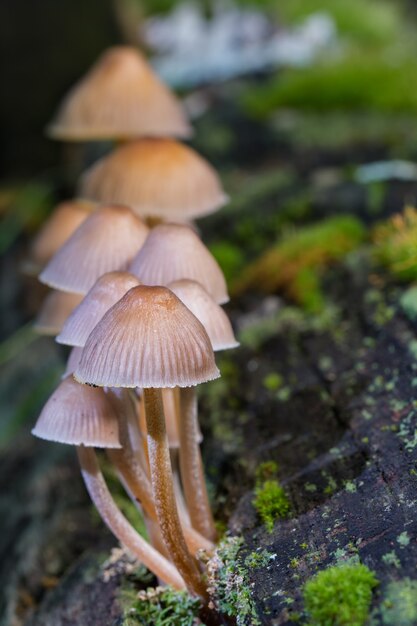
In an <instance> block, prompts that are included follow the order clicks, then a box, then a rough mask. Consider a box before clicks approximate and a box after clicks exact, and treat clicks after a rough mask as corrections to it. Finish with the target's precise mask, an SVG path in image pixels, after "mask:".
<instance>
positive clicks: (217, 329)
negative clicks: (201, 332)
mask: <svg viewBox="0 0 417 626" xmlns="http://www.w3.org/2000/svg"><path fill="white" fill-rule="evenodd" d="M168 288H169V289H171V291H172V292H173V293H175V295H176V296H178V298H179V299H180V300H181V302H183V303H184V304H185V306H186V307H187V308H189V309H190V311H191V312H192V313H194V315H195V316H196V318H197V319H198V320H200V322H201V323H202V324H203V326H204V328H205V329H206V331H207V334H208V336H209V338H210V341H211V344H212V346H213V350H214V351H215V352H216V351H217V350H228V349H230V348H237V346H238V345H239V342H238V341H236V338H235V336H234V334H233V329H232V325H231V323H230V320H229V318H228V317H227V315H226V313H225V312H224V311H223V309H222V308H221V307H220V306H219V305H218V304H217V303H216V302H215V301H214V300H213V298H212V297H211V296H210V295H209V294H208V293H207V291H206V290H205V289H204V287H203V286H202V285H200V284H199V283H197V282H195V281H194V280H188V279H182V280H176V281H174V282H173V283H170V284H169V285H168Z"/></svg>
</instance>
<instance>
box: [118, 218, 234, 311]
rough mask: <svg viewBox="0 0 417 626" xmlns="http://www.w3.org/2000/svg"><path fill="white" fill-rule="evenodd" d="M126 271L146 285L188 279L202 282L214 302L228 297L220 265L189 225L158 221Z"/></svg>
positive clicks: (223, 300)
mask: <svg viewBox="0 0 417 626" xmlns="http://www.w3.org/2000/svg"><path fill="white" fill-rule="evenodd" d="M129 271H130V272H132V273H133V274H135V275H136V276H137V277H138V278H139V280H141V281H142V282H143V283H145V285H168V284H169V283H171V282H173V281H174V280H179V279H182V278H189V279H191V280H195V281H197V282H199V283H200V284H201V285H203V287H204V288H205V290H206V291H207V292H208V293H209V294H210V295H211V296H212V298H213V299H214V300H215V301H216V302H217V303H219V304H223V303H224V302H227V301H228V300H229V296H228V294H227V287H226V281H225V279H224V276H223V272H222V271H221V269H220V267H219V264H218V263H217V261H216V260H215V258H214V257H213V255H212V254H211V253H210V252H209V250H208V249H207V248H206V246H205V245H204V244H203V242H202V241H201V239H200V238H199V237H198V235H197V234H196V233H195V232H194V230H193V229H192V228H190V227H189V226H185V225H182V224H160V225H159V226H156V227H155V228H153V229H152V230H151V231H150V233H149V236H148V238H147V239H146V241H145V244H144V245H143V247H142V248H141V250H139V252H138V254H137V255H136V256H135V258H134V259H133V261H132V263H131V265H130V268H129Z"/></svg>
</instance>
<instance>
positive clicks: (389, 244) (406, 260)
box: [374, 207, 417, 309]
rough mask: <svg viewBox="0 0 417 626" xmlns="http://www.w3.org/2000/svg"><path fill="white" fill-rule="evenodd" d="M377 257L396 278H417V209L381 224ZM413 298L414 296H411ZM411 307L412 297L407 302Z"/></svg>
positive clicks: (376, 250) (375, 233)
mask: <svg viewBox="0 0 417 626" xmlns="http://www.w3.org/2000/svg"><path fill="white" fill-rule="evenodd" d="M374 242H375V257H376V259H377V261H379V262H380V263H381V264H382V265H384V266H385V267H386V268H387V269H388V271H389V272H390V273H391V274H393V275H394V276H395V277H396V278H398V279H400V280H404V281H411V280H415V279H417V252H416V251H417V210H416V209H414V208H412V207H406V208H405V209H404V211H403V213H398V214H397V215H394V217H392V218H391V219H389V220H388V221H386V222H383V223H382V224H379V226H377V228H376V229H375V231H374ZM411 299H412V298H411ZM405 305H406V307H408V309H410V299H409V300H408V301H407V300H406V302H405Z"/></svg>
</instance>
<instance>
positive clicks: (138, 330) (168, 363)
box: [75, 285, 219, 388]
mask: <svg viewBox="0 0 417 626" xmlns="http://www.w3.org/2000/svg"><path fill="white" fill-rule="evenodd" d="M218 376H219V371H218V369H217V367H216V364H215V362H214V354H213V349H212V347H211V343H210V340H209V338H208V336H207V333H206V331H205V330H204V327H203V326H202V324H201V323H200V322H199V321H198V320H197V318H196V317H195V316H194V315H193V314H192V313H191V311H189V310H188V309H187V307H186V306H184V304H183V303H182V302H181V301H180V300H179V299H178V298H177V296H175V295H174V294H173V293H172V291H170V290H169V289H167V288H166V287H147V286H145V285H140V286H139V287H133V289H130V291H128V292H127V293H126V294H125V295H124V296H123V298H122V299H121V300H119V302H117V303H116V304H115V305H114V306H113V307H112V308H111V309H109V310H108V311H107V313H106V314H105V315H104V317H103V318H102V320H101V321H100V322H99V323H98V324H97V326H96V327H95V328H94V330H93V331H92V333H91V334H90V336H89V337H88V339H87V343H86V344H85V346H84V349H83V352H82V355H81V360H80V363H79V366H78V368H77V369H76V371H75V377H76V379H77V380H78V381H80V382H86V383H89V384H93V385H100V386H109V387H141V388H160V387H175V386H178V387H189V386H193V385H197V384H198V383H202V382H205V381H207V380H212V379H214V378H217V377H218Z"/></svg>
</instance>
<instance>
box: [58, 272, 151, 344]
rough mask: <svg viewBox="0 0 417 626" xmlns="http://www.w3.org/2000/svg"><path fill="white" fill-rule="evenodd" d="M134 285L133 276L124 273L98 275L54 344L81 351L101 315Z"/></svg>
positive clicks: (135, 283)
mask: <svg viewBox="0 0 417 626" xmlns="http://www.w3.org/2000/svg"><path fill="white" fill-rule="evenodd" d="M137 285H140V282H139V281H138V279H137V278H136V276H133V274H129V273H128V272H108V273H107V274H104V275H103V276H101V277H100V278H99V279H98V281H97V282H96V283H95V284H94V285H93V286H92V287H91V289H90V291H89V292H88V293H87V295H86V296H85V297H84V299H83V300H82V302H81V303H80V304H79V305H78V306H77V307H76V308H75V309H74V310H73V311H72V313H71V315H70V316H69V317H68V319H67V320H66V322H65V324H64V325H63V327H62V331H61V332H60V334H59V335H58V337H57V338H56V341H57V342H58V343H63V344H66V345H68V346H79V347H81V348H82V347H83V346H84V345H85V342H86V341H87V338H88V335H89V334H90V333H91V331H92V330H93V328H94V326H96V325H97V324H98V322H99V321H100V320H101V318H102V317H103V315H104V314H105V313H106V312H107V311H108V310H109V309H110V307H112V306H113V304H116V302H117V301H118V300H120V298H121V297H122V296H124V295H125V293H126V291H129V289H131V288H132V287H136V286H137Z"/></svg>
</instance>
